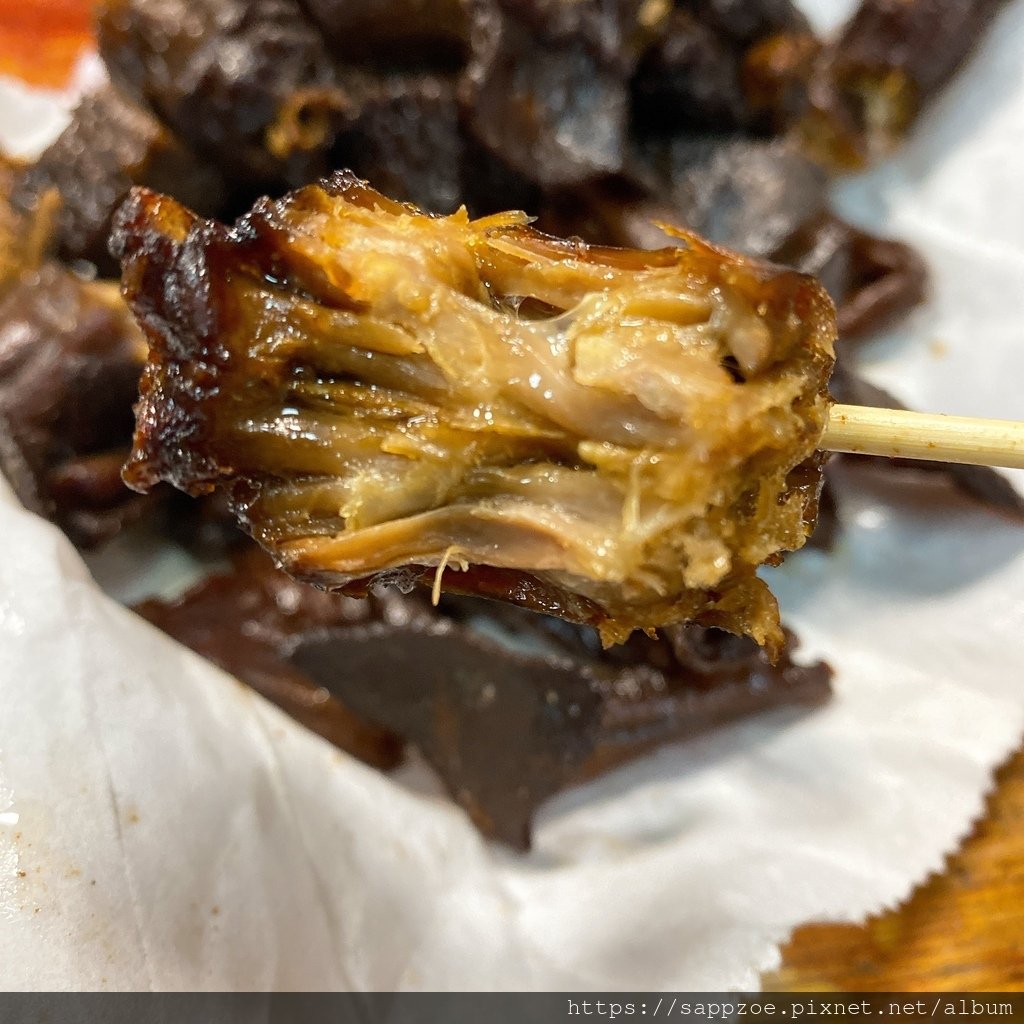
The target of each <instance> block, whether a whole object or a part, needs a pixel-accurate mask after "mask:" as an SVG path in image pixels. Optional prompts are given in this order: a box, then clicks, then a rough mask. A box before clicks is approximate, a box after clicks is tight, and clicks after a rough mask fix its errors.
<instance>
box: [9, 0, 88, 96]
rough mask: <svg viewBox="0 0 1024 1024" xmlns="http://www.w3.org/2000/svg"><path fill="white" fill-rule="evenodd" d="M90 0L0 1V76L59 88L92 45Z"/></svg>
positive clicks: (30, 83) (50, 87) (65, 82)
mask: <svg viewBox="0 0 1024 1024" xmlns="http://www.w3.org/2000/svg"><path fill="white" fill-rule="evenodd" d="M94 6H95V0H3V2H0V75H10V76H13V77H15V78H20V79H22V80H23V81H25V82H27V83H28V84H29V85H35V86H40V87H44V88H49V89H60V88H62V87H63V86H65V85H67V84H68V79H69V78H70V75H71V71H72V68H74V66H75V62H76V61H77V60H78V57H79V55H80V54H81V53H82V52H83V51H84V50H88V49H91V48H92V47H94V46H95V38H94V35H93V22H92V13H93V8H94Z"/></svg>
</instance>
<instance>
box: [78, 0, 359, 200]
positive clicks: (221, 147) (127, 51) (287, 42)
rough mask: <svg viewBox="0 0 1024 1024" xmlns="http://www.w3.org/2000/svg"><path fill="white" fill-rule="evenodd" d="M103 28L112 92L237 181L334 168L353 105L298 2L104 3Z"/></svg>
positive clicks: (301, 176) (259, 183) (286, 178)
mask: <svg viewBox="0 0 1024 1024" xmlns="http://www.w3.org/2000/svg"><path fill="white" fill-rule="evenodd" d="M97 27H98V33H99V45H100V54H101V55H102V57H103V60H104V63H105V64H106V67H107V70H108V72H109V74H110V77H111V80H112V81H113V83H114V85H115V86H117V87H118V88H119V89H121V90H122V91H123V92H124V93H125V95H127V96H129V97H131V98H133V99H135V100H136V101H138V102H139V103H142V104H147V105H148V106H149V107H151V109H152V110H153V111H154V112H155V113H156V114H157V116H158V117H159V118H160V119H161V120H162V121H163V122H164V123H165V124H166V125H167V126H168V127H169V128H170V129H171V131H173V132H174V133H175V134H176V135H177V136H178V137H179V138H180V139H182V140H183V141H184V142H185V143H186V145H188V146H189V147H190V148H192V149H194V150H195V151H196V152H197V153H199V154H201V155H202V156H204V157H206V158H208V159H210V160H211V161H214V162H215V164H216V166H217V167H218V169H220V170H221V171H222V172H223V173H224V174H225V175H226V176H227V177H228V178H230V179H232V180H234V179H241V180H242V181H243V182H247V183H250V184H251V185H252V186H254V187H257V188H260V187H268V186H272V185H276V184H278V183H281V182H284V183H288V182H291V183H293V184H297V183H301V182H304V181H310V180H312V179H313V178H315V177H316V176H317V175H318V174H322V173H324V172H326V171H327V170H328V164H327V153H328V151H329V150H330V147H331V144H332V143H333V141H334V136H335V134H336V130H337V127H338V124H339V123H340V122H341V121H342V120H343V118H344V113H345V108H346V102H347V101H346V97H345V93H344V90H343V89H341V88H340V87H339V85H338V83H337V81H336V78H335V72H334V63H333V60H332V59H331V57H330V55H329V53H328V51H327V47H326V44H325V42H324V40H323V37H322V36H321V34H320V32H319V31H318V30H317V29H316V28H315V27H314V26H313V25H311V24H310V23H309V21H308V20H307V19H306V17H305V15H304V13H303V11H302V8H301V7H300V5H299V3H298V0H103V2H102V3H101V4H100V9H99V15H98V22H97Z"/></svg>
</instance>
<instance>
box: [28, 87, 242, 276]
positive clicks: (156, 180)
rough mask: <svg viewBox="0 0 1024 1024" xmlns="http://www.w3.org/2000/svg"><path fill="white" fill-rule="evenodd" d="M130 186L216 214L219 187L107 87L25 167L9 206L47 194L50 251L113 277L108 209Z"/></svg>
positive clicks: (191, 156)
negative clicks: (52, 231)
mask: <svg viewBox="0 0 1024 1024" xmlns="http://www.w3.org/2000/svg"><path fill="white" fill-rule="evenodd" d="M132 185H148V186H150V187H151V188H154V189H157V190H158V191H161V192H169V193H171V194H173V195H175V196H177V197H178V198H179V199H180V200H181V201H182V202H183V203H187V204H188V205H189V206H191V207H194V208H195V209H197V210H199V211H200V212H202V213H203V214H205V215H209V216H214V215H216V214H218V213H220V212H221V211H222V208H223V202H224V196H225V192H226V190H225V186H224V183H223V182H222V181H221V178H220V175H219V174H218V173H217V172H216V171H215V170H214V169H213V168H212V167H210V166H208V165H206V164H204V163H203V162H202V161H201V160H200V159H199V157H197V156H196V154H195V153H193V152H191V151H190V150H189V149H188V148H187V147H185V146H184V145H183V144H182V143H181V142H179V141H178V140H177V139H176V138H174V136H172V135H171V133H170V132H169V131H167V129H166V128H164V127H163V126H162V125H160V123H159V122H158V121H157V120H156V119H155V118H154V117H153V115H152V114H150V113H149V112H148V111H146V110H144V109H142V108H141V107H140V106H138V105H136V104H135V103H132V102H131V101H130V100H128V99H127V98H126V97H124V96H122V95H121V94H120V93H118V92H117V90H116V89H114V88H113V87H112V86H110V85H105V86H102V87H101V88H100V89H99V90H98V91H96V92H95V93H92V94H91V95H89V96H86V97H85V98H84V99H83V100H82V101H81V103H79V105H78V107H77V109H76V110H75V112H74V114H73V115H72V117H71V123H70V124H69V125H68V127H67V128H66V129H65V130H64V131H63V132H62V133H61V135H60V137H59V138H58V139H57V140H56V141H55V142H54V143H53V144H52V145H51V146H50V147H49V148H48V149H47V150H46V152H44V153H43V155H42V156H41V157H40V158H39V160H38V161H37V162H36V163H35V164H33V165H32V166H31V167H29V168H27V170H26V171H25V173H24V174H23V175H22V176H21V178H20V180H19V181H18V183H17V186H16V188H15V189H14V192H13V195H12V202H13V203H14V205H15V206H17V207H19V208H22V209H31V208H33V207H34V206H35V205H36V203H37V202H38V201H39V198H40V197H41V196H42V195H44V194H45V193H46V192H47V191H48V190H50V189H56V190H57V192H58V193H59V194H60V209H59V211H58V214H57V222H56V241H57V246H58V251H59V253H60V255H61V256H62V257H64V258H65V259H70V260H74V259H79V258H82V259H87V260H91V261H92V262H93V263H95V264H96V265H97V266H98V267H99V268H100V269H101V270H102V271H108V270H109V271H110V272H112V273H113V272H116V264H114V263H113V261H112V260H111V257H110V254H109V253H108V252H107V237H108V235H109V233H110V220H111V217H112V216H113V213H114V210H115V209H116V208H117V207H118V206H119V205H120V203H121V202H122V201H123V200H124V198H125V197H126V196H127V195H128V191H129V189H130V188H131V187H132Z"/></svg>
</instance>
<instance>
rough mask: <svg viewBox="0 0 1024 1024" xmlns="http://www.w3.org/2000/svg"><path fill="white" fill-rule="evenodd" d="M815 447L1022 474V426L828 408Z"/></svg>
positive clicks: (932, 415) (847, 407)
mask: <svg viewBox="0 0 1024 1024" xmlns="http://www.w3.org/2000/svg"><path fill="white" fill-rule="evenodd" d="M821 447H822V448H823V449H824V450H825V451H829V452H853V453H854V454H858V455H883V456H887V457H889V458H900V459H926V460H927V461H929V462H965V463H968V464H970V465H974V466H1004V467H1006V468H1010V469H1024V423H1016V422H1014V421H1013V420H986V419H976V418H974V417H972V416H945V415H942V414H938V413H925V412H907V411H906V410H903V409H874V408H870V407H867V406H860V405H833V406H832V408H831V410H830V411H829V418H828V424H827V426H826V427H825V433H824V435H823V436H822V440H821Z"/></svg>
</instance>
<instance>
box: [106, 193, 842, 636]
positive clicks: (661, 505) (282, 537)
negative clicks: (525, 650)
mask: <svg viewBox="0 0 1024 1024" xmlns="http://www.w3.org/2000/svg"><path fill="white" fill-rule="evenodd" d="M115 244H116V246H117V249H118V251H119V253H120V256H121V259H122V265H123V273H124V279H123V280H124V290H125V295H126V296H127V298H128V301H129V304H130V305H131V307H132V309H133V311H134V312H135V314H136V316H137V317H138V319H139V322H140V324H142V326H143V328H144V329H145V331H146V333H147V336H148V338H149V341H150V355H149V362H148V365H147V369H146V372H145V375H144V378H143V381H142V386H141V400H140V404H139V406H138V408H137V422H138V427H137V431H136V436H135V447H134V451H133V454H132V458H131V459H130V461H129V462H128V464H127V466H126V469H125V479H126V480H127V481H128V482H129V483H130V484H131V485H132V486H135V487H139V488H140V489H147V488H149V487H151V486H152V485H153V484H154V483H156V482H157V481H159V480H166V481H168V482H170V483H172V484H174V485H175V486H176V487H178V488H180V489H183V490H186V491H189V492H191V493H203V492H206V491H209V490H211V489H212V488H213V487H214V486H220V487H224V488H225V489H226V490H227V491H228V494H229V496H230V498H231V501H232V504H233V507H234V509H235V511H236V513H237V514H238V515H239V517H240V519H241V521H242V522H243V524H244V526H245V528H246V529H247V530H248V531H249V532H251V533H252V535H253V536H254V537H255V538H256V539H257V540H258V541H259V542H260V543H261V544H262V545H263V546H264V547H265V548H267V550H269V551H270V552H272V553H273V554H274V556H275V558H277V559H278V560H279V562H280V564H281V565H282V566H283V567H284V568H286V569H287V571H288V572H289V573H292V574H293V575H295V576H297V577H298V578H301V579H307V580H316V581H318V582H319V583H321V584H324V585H326V586H330V587H334V588H339V587H343V586H345V585H347V584H353V583H356V584H358V583H359V581H362V580H365V579H366V578H368V577H372V576H376V575H378V574H385V575H391V576H395V575H396V574H399V575H400V574H402V573H403V572H405V574H406V575H408V571H407V567H416V574H417V575H418V574H419V573H421V572H422V570H423V568H424V567H428V568H430V569H434V570H436V581H437V582H436V585H437V586H442V585H443V584H446V583H447V581H448V579H450V578H452V577H453V576H456V575H457V573H458V571H459V570H463V569H470V568H471V567H481V566H489V567H493V568H496V569H499V570H503V571H505V572H507V573H511V574H512V576H513V578H514V579H516V580H521V585H522V586H524V587H526V588H527V589H529V588H530V587H531V585H533V584H534V583H538V584H539V585H540V586H541V588H542V589H544V590H545V591H547V592H548V593H550V595H551V598H552V600H553V601H554V602H555V603H554V606H553V607H555V608H556V609H557V610H558V612H559V613H560V614H563V615H565V616H566V617H569V618H574V619H582V620H583V621H587V622H591V623H593V624H595V625H597V626H598V628H599V629H600V631H601V634H602V636H603V637H604V639H605V641H606V642H619V641H621V640H624V639H625V638H626V637H628V636H629V634H630V633H631V632H632V630H634V629H651V628H654V627H656V626H662V625H669V624H672V623H676V622H682V621H691V620H692V621H698V622H700V623H702V624H705V625H718V626H724V627H726V628H730V629H733V630H734V631H736V632H738V633H745V634H748V635H750V636H752V637H754V638H755V639H756V640H757V641H758V643H761V644H767V645H768V647H769V649H770V650H771V651H772V652H778V651H779V650H781V646H782V634H781V630H780V627H779V623H778V610H777V607H776V605H775V602H774V599H773V598H772V597H771V595H770V593H769V592H768V590H767V588H766V587H765V585H764V583H763V582H762V581H761V580H760V579H759V578H758V577H757V575H756V569H757V567H758V566H759V565H761V564H763V563H764V562H766V561H770V562H776V561H778V560H779V555H780V553H781V552H783V551H787V550H794V549H796V548H798V547H800V546H801V545H802V544H803V543H804V540H805V539H806V536H807V534H808V533H809V532H810V528H811V525H812V523H813V519H814V511H815V503H816V500H817V492H818V486H819V483H820V472H819V466H820V461H821V458H820V456H819V455H818V454H817V452H816V449H817V445H818V441H819V439H820V436H821V433H822V431H823V429H824V422H825V416H826V409H827V393H826V381H827V379H828V374H829V371H830V369H831V365H832V340H833V336H834V321H833V312H832V306H831V303H830V302H829V301H828V299H827V297H826V296H825V294H824V292H823V291H822V290H821V289H820V287H819V286H818V285H817V284H816V283H815V282H814V281H813V280H812V279H810V278H807V277H804V276H801V275H799V274H795V273H793V272H791V271H785V270H780V269H779V268H776V267H771V266H769V265H767V264H759V263H754V262H751V261H748V260H745V259H743V258H741V257H739V256H736V255H735V254H731V253H728V252H725V251H723V250H716V249H711V248H708V247H707V246H706V245H705V244H704V243H702V242H701V241H700V240H699V239H697V238H696V237H695V236H690V237H688V238H686V239H685V243H684V247H681V248H676V249H662V250H659V251H654V252H640V251H636V250H619V249H599V248H593V247H588V246H586V245H585V244H583V243H582V242H579V241H574V242H565V241H561V240H559V239H555V238H551V237H549V236H546V235H541V234H539V233H537V232H535V231H533V230H531V229H530V228H528V227H527V226H526V224H525V217H524V216H523V215H522V214H515V213H511V214H501V215H496V216H493V217H489V218H485V219H483V220H478V221H471V220H469V218H468V217H467V216H466V215H465V213H464V212H463V213H459V214H456V215H453V216H450V217H430V216H427V215H424V214H422V213H420V212H419V211H418V210H416V209H415V208H413V207H411V206H403V205H400V204H397V203H394V202H392V201H390V200H388V199H385V198H384V197H383V196H381V195H380V194H379V193H377V192H374V191H373V190H372V189H370V188H368V187H367V186H366V185H365V183H363V182H360V181H358V180H357V179H355V178H353V177H351V176H346V175H344V174H339V175H336V176H335V177H334V178H332V179H330V180H329V181H327V182H325V183H323V185H322V186H310V187H308V188H305V189H302V190H300V191H298V192H296V193H293V194H292V195H290V196H288V197H286V198H285V199H282V200H280V201H278V202H273V203H272V202H263V203H260V204H258V205H257V207H256V208H255V209H254V210H253V211H252V212H251V213H250V214H248V215H246V216H245V217H244V218H242V219H241V220H240V221H239V222H238V223H237V224H236V225H235V227H234V228H231V229H228V228H225V227H223V226H222V225H220V224H217V223H215V222H212V221H203V220H199V219H197V218H195V217H194V215H192V214H191V213H189V212H188V211H187V210H185V209H184V208H183V207H181V206H180V205H178V204H177V203H175V202H174V201H173V200H170V199H167V198H164V197H160V196H157V195H155V194H153V193H151V192H148V191H146V190H143V189H137V190H136V191H135V192H133V194H132V198H131V200H129V202H128V203H126V204H125V206H124V207H123V208H122V210H121V211H120V212H119V214H118V218H117V227H116V230H115ZM446 570H447V574H446ZM472 578H473V577H467V579H472ZM455 585H456V586H459V585H460V584H458V583H456V584H455ZM472 586H473V584H472V583H470V588H471V589H472ZM517 589H518V587H517V586H516V585H513V586H510V588H509V592H508V594H507V597H508V598H510V599H515V595H516V593H517Z"/></svg>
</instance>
